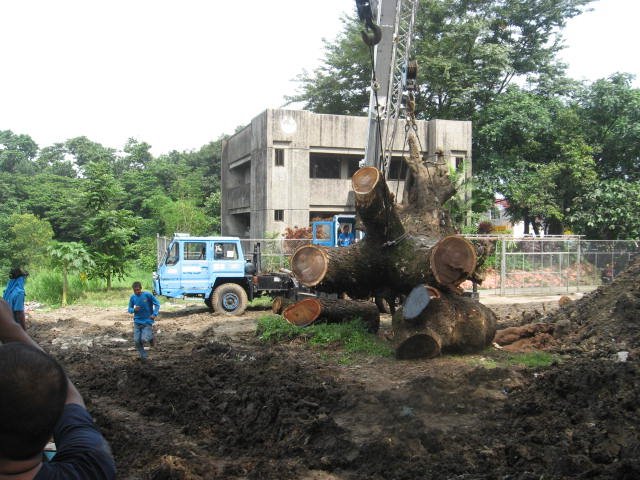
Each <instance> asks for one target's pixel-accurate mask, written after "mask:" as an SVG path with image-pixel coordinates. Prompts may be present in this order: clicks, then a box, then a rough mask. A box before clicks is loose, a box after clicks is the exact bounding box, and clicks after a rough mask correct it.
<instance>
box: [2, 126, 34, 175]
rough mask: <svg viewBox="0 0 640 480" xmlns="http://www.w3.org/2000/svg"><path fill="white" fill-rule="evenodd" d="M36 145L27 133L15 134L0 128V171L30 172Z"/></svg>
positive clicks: (32, 167) (32, 169) (32, 166)
mask: <svg viewBox="0 0 640 480" xmlns="http://www.w3.org/2000/svg"><path fill="white" fill-rule="evenodd" d="M37 152H38V145H37V144H36V142H34V141H33V139H32V138H31V137H30V136H29V135H17V134H15V133H13V132H12V131H11V130H0V171H1V172H9V173H32V172H33V171H34V170H35V169H34V165H33V162H32V160H33V159H34V158H35V156H36V153H37Z"/></svg>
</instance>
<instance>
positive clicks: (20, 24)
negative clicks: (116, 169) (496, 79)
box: [0, 0, 640, 155]
mask: <svg viewBox="0 0 640 480" xmlns="http://www.w3.org/2000/svg"><path fill="white" fill-rule="evenodd" d="M354 4H355V2H354V1H353V0H322V1H320V2H312V1H310V0H273V1H265V0H244V1H238V0H235V1H232V0H224V1H223V0H182V1H180V2H175V1H173V0H172V1H168V0H109V1H101V2H98V1H96V0H55V1H52V0H2V1H1V2H0V19H1V20H2V22H1V24H2V27H1V28H0V45H1V46H2V54H1V59H2V67H0V68H1V71H0V130H11V131H13V132H14V133H23V134H28V135H30V136H31V137H32V138H33V139H34V140H35V141H36V142H37V143H38V145H39V146H40V147H44V146H47V145H51V144H53V143H55V142H63V141H65V140H67V139H69V138H73V137H77V136H80V135H86V136H87V137H88V138H89V139H91V140H93V141H96V142H99V143H102V144H103V145H104V146H108V147H112V148H115V149H121V148H122V147H123V145H124V144H125V142H126V141H127V139H128V138H129V137H134V138H136V139H138V140H140V141H145V142H147V143H150V144H151V145H152V152H153V153H154V154H155V155H158V154H161V153H166V152H169V151H170V150H174V149H175V150H191V149H198V148H200V147H201V146H202V145H204V144H206V143H208V142H210V141H212V140H216V139H217V138H219V137H220V136H221V135H223V134H225V133H233V132H234V131H235V128H236V127H237V126H239V125H244V124H246V123H248V122H249V121H250V120H251V119H252V118H253V117H255V116H256V115H258V114H259V113H260V112H262V111H263V110H265V109H266V108H272V107H273V108H277V107H280V106H282V104H283V103H284V100H283V97H284V96H285V95H290V94H293V93H294V92H295V90H296V84H295V82H293V81H292V80H293V79H294V78H295V77H296V76H297V75H298V74H299V73H301V72H302V70H303V69H305V68H306V69H308V70H313V68H315V67H316V66H317V65H318V64H319V60H320V58H321V57H322V53H323V48H322V47H323V44H322V38H327V39H333V38H335V36H336V34H337V33H338V32H339V31H340V30H341V28H342V24H341V22H340V19H341V17H342V16H343V14H344V13H345V12H351V11H352V10H353V5H354ZM592 6H593V8H594V11H593V12H589V13H585V14H583V15H582V16H580V17H578V18H576V19H573V20H571V21H570V22H569V25H568V27H567V29H566V31H565V37H566V43H567V45H568V46H569V48H568V49H567V50H566V51H565V52H564V53H563V55H562V58H563V59H564V61H565V62H567V63H568V64H569V66H570V69H569V74H570V76H572V77H573V78H577V79H585V80H595V79H597V78H602V77H606V76H608V75H610V74H612V73H614V72H616V71H624V72H629V73H633V74H635V75H636V76H638V77H639V78H640V55H638V54H637V53H636V52H635V49H636V46H637V45H638V44H639V43H640V42H639V39H638V36H639V34H638V30H639V28H638V26H637V25H636V24H635V22H637V19H638V18H640V15H639V14H640V2H639V1H637V0H599V1H597V2H595V3H594V4H593V5H592ZM632 22H634V23H632ZM635 85H636V86H640V83H639V82H638V80H636V83H635Z"/></svg>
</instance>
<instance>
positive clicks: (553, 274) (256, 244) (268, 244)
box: [158, 235, 640, 295]
mask: <svg viewBox="0 0 640 480" xmlns="http://www.w3.org/2000/svg"><path fill="white" fill-rule="evenodd" d="M467 238H468V239H469V240H471V241H472V242H476V241H482V242H489V244H490V245H491V246H492V247H493V253H492V254H491V255H490V256H489V257H488V259H487V261H486V263H485V265H486V266H487V268H486V276H485V280H484V281H483V282H482V284H481V285H479V286H478V289H479V290H480V291H481V292H482V293H483V294H495V295H527V294H531V295H536V294H552V293H563V292H567V293H571V292H580V291H589V290H591V289H593V288H595V287H597V286H598V285H601V284H603V283H608V282H610V281H611V280H613V278H615V277H616V276H617V275H618V274H619V273H620V272H621V271H622V270H624V269H625V268H626V267H627V265H628V264H629V262H630V261H631V260H632V258H633V257H634V256H635V255H638V254H639V253H640V240H608V241H607V240H584V239H581V238H580V237H578V236H573V235H568V236H557V237H544V238H539V237H538V238H528V237H524V238H516V237H506V236H475V235H468V236H467ZM241 243H242V249H243V251H244V254H245V257H246V258H247V260H250V261H255V258H254V255H253V254H254V253H255V252H257V250H259V251H260V254H261V255H260V258H261V264H260V265H256V267H258V268H259V269H260V270H261V271H264V272H277V271H280V270H281V269H290V262H289V259H290V257H291V255H292V254H293V252H295V251H296V249H297V248H298V247H300V246H301V245H306V244H310V243H311V240H308V239H285V238H275V239H274V238H254V239H242V240H241ZM165 251H166V244H163V245H162V246H160V245H159V246H158V258H159V259H161V257H162V255H163V254H164V252H165ZM463 287H465V288H467V289H471V288H472V286H471V284H470V282H466V283H465V284H463Z"/></svg>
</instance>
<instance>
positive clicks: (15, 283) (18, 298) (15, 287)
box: [2, 277, 25, 318]
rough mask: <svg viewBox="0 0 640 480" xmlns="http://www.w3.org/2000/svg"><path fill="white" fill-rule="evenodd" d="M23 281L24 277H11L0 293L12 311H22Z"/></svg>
mask: <svg viewBox="0 0 640 480" xmlns="http://www.w3.org/2000/svg"><path fill="white" fill-rule="evenodd" d="M24 281H25V277H18V278H12V279H11V280H9V283H7V288H5V290H4V293H3V294H2V298H4V299H5V300H6V302H7V303H8V304H9V307H11V311H12V312H23V311H24V295H25V292H24ZM14 318H15V313H14Z"/></svg>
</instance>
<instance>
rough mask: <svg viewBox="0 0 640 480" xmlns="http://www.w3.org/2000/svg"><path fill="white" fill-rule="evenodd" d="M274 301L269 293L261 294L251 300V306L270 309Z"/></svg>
mask: <svg viewBox="0 0 640 480" xmlns="http://www.w3.org/2000/svg"><path fill="white" fill-rule="evenodd" d="M272 303H273V298H272V297H271V296H269V295H260V296H259V297H255V298H254V299H253V300H251V301H250V302H249V307H250V308H256V309H269V308H271V304H272Z"/></svg>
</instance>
